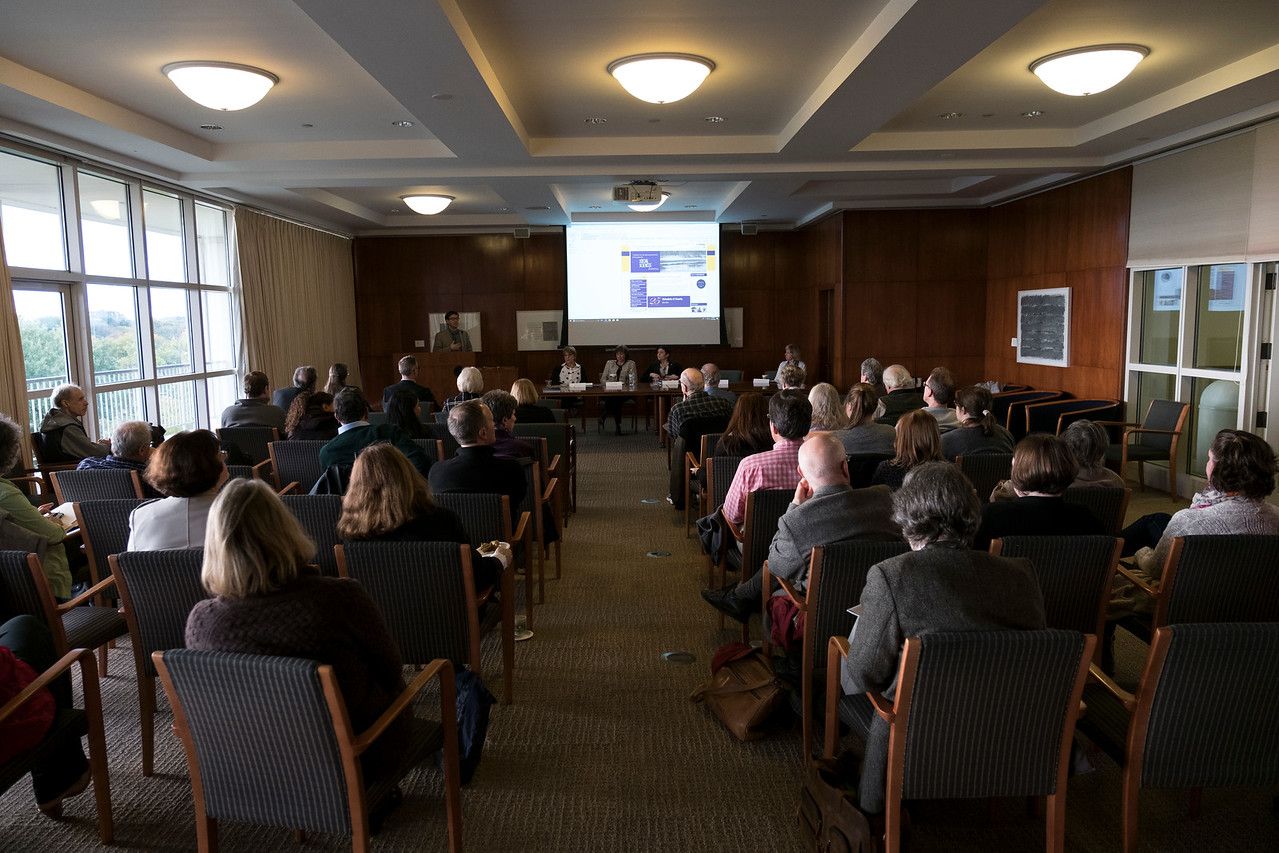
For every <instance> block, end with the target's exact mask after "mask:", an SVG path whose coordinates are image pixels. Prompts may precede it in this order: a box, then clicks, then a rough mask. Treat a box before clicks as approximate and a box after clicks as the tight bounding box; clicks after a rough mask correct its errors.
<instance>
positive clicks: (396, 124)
mask: <svg viewBox="0 0 1279 853" xmlns="http://www.w3.org/2000/svg"><path fill="white" fill-rule="evenodd" d="M412 126H413V122H411V121H409V120H408V119H404V118H402V119H400V120H399V121H393V122H391V127H412Z"/></svg>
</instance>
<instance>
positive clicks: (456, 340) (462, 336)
mask: <svg viewBox="0 0 1279 853" xmlns="http://www.w3.org/2000/svg"><path fill="white" fill-rule="evenodd" d="M460 319H461V318H460V317H459V316H458V313H457V312H456V311H450V312H449V313H447V314H445V315H444V322H445V323H447V324H448V328H447V329H441V330H440V331H438V332H436V333H435V342H434V344H433V345H432V346H431V352H471V351H472V349H471V336H470V335H468V334H467V333H466V330H465V329H459V328H458V327H457V324H458V322H459V321H460Z"/></svg>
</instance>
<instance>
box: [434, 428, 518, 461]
mask: <svg viewBox="0 0 1279 853" xmlns="http://www.w3.org/2000/svg"><path fill="white" fill-rule="evenodd" d="M426 429H427V431H428V432H430V434H431V438H437V439H439V440H440V441H442V442H443V443H444V458H445V459H452V458H453V454H455V453H457V449H458V447H459V446H460V445H458V443H457V439H456V438H454V437H453V435H452V433H450V432H449V426H448V424H442V423H429V424H426ZM516 429H517V430H518V429H519V426H518V425H516ZM518 434H519V433H518V432H517V433H516V435H518Z"/></svg>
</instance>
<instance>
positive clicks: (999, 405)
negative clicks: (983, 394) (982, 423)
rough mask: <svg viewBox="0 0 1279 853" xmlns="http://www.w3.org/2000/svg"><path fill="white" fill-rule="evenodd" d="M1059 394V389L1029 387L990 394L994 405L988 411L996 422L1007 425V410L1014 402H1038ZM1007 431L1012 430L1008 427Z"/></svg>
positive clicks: (1053, 397)
mask: <svg viewBox="0 0 1279 853" xmlns="http://www.w3.org/2000/svg"><path fill="white" fill-rule="evenodd" d="M1060 396H1061V392H1060V391H1036V390H1034V389H1029V388H1028V389H1026V390H1024V391H1003V392H1000V393H998V394H994V395H992V400H993V402H994V404H995V405H994V406H992V407H991V409H990V411H991V414H993V415H994V416H995V422H996V423H1001V424H1003V425H1004V426H1005V427H1008V412H1009V410H1010V409H1011V408H1012V406H1013V404H1014V403H1022V404H1026V403H1039V402H1043V401H1045V400H1052V399H1055V398H1057V397H1060ZM1009 431H1010V432H1011V431H1012V430H1011V429H1009ZM1014 434H1015V433H1014Z"/></svg>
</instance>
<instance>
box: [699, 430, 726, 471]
mask: <svg viewBox="0 0 1279 853" xmlns="http://www.w3.org/2000/svg"><path fill="white" fill-rule="evenodd" d="M723 434H724V433H722V432H708V433H705V434H704V435H702V446H701V449H700V451H699V455H698V457H697V461H698V462H699V463H700V464H702V465H705V464H706V460H707V459H710V458H711V457H712V456H714V455H715V451H716V450H718V449H719V439H720V436H722V435H723Z"/></svg>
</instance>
